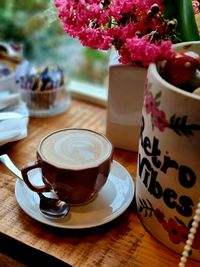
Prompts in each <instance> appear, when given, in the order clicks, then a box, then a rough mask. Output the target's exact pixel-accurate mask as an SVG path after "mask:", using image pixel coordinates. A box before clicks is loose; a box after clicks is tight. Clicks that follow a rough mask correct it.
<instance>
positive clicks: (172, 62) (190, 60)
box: [163, 51, 200, 87]
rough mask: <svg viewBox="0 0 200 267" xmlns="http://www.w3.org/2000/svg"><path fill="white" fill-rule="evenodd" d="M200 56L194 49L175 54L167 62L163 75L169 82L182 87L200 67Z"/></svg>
mask: <svg viewBox="0 0 200 267" xmlns="http://www.w3.org/2000/svg"><path fill="white" fill-rule="evenodd" d="M199 64H200V57H199V55H198V54H197V53H195V52H193V51H182V52H178V53H176V54H174V56H172V57H171V58H170V59H169V60H168V61H167V63H166V65H165V67H164V70H163V76H164V78H165V79H166V81H168V82H169V83H171V84H173V85H174V86H177V87H181V86H184V85H185V84H187V83H188V82H189V81H190V80H191V79H192V77H193V76H194V74H195V72H196V69H197V68H198V67H199Z"/></svg>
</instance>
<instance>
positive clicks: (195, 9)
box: [192, 0, 199, 14]
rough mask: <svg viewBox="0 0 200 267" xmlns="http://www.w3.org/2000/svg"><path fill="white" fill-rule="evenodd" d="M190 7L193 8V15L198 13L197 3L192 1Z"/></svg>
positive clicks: (196, 0)
mask: <svg viewBox="0 0 200 267" xmlns="http://www.w3.org/2000/svg"><path fill="white" fill-rule="evenodd" d="M192 6H193V10H194V13H195V14H197V13H199V1H198V0H192Z"/></svg>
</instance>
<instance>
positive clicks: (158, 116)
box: [152, 108, 169, 132]
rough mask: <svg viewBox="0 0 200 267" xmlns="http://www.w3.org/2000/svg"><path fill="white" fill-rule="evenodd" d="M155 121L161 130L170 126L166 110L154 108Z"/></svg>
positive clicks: (155, 124)
mask: <svg viewBox="0 0 200 267" xmlns="http://www.w3.org/2000/svg"><path fill="white" fill-rule="evenodd" d="M152 115H153V123H154V126H155V127H156V128H158V129H159V130H160V131H161V132H163V131H164V130H165V128H166V127H168V125H169V123H168V121H167V119H166V114H165V112H164V111H162V110H159V109H156V108H155V109H153V113H152Z"/></svg>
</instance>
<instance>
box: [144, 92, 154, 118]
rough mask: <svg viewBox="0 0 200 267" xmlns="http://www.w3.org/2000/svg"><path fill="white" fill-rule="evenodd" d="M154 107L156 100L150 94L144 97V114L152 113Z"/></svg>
mask: <svg viewBox="0 0 200 267" xmlns="http://www.w3.org/2000/svg"><path fill="white" fill-rule="evenodd" d="M155 107H156V100H155V98H154V96H153V94H152V93H151V92H150V93H149V94H148V95H147V96H146V97H145V108H146V113H147V114H148V113H153V112H154V109H155Z"/></svg>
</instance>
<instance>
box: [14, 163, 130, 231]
mask: <svg viewBox="0 0 200 267" xmlns="http://www.w3.org/2000/svg"><path fill="white" fill-rule="evenodd" d="M117 167H118V168H121V170H123V172H124V173H125V174H126V181H127V180H129V186H130V187H129V193H127V194H128V196H126V198H124V200H123V204H121V206H120V208H118V209H116V210H115V211H113V212H111V213H110V214H109V215H107V216H105V217H103V216H102V218H101V220H100V221H99V222H98V221H94V222H93V223H86V224H80V225H79V224H74V225H69V224H67V220H66V224H63V223H64V222H65V219H66V218H61V219H49V218H46V217H45V216H43V215H42V213H41V212H40V210H39V205H37V206H35V209H30V207H29V206H26V205H24V203H23V202H22V201H23V200H22V198H23V199H24V197H26V196H25V194H27V193H28V194H32V195H33V194H36V193H34V192H32V191H31V190H30V189H29V188H28V187H27V186H26V185H25V184H24V182H23V181H21V180H20V179H17V181H16V183H15V198H16V201H17V203H18V205H19V206H20V207H21V209H22V210H23V211H24V212H25V213H26V214H27V215H28V216H29V217H31V218H33V219H34V220H36V221H38V222H41V223H44V224H46V225H49V226H53V227H57V228H63V229H87V228H92V227H97V226H100V225H104V224H106V223H108V222H110V221H113V220H114V219H116V218H117V217H119V216H120V215H121V214H122V213H123V212H124V211H125V210H126V209H127V208H128V207H129V205H130V204H131V202H132V200H133V198H134V195H135V185H134V181H133V178H132V176H131V174H130V173H129V172H128V170H127V169H126V168H125V167H124V166H123V165H121V164H120V163H119V162H117V161H115V160H113V166H112V168H117ZM112 168H111V172H112ZM113 177H115V176H114V175H113ZM113 179H116V177H115V178H113ZM106 186H109V184H107V183H106V184H105V185H104V187H106ZM114 187H115V188H116V190H117V189H118V191H117V192H116V196H117V194H119V188H118V187H117V186H116V185H115V186H114ZM114 187H113V188H114ZM24 188H25V189H24ZM22 191H24V192H23V196H22V195H20V193H21V192H22ZM116 196H115V198H116ZM97 198H98V195H97V197H96V198H95V199H97ZM94 201H95V200H94ZM29 202H30V201H29ZM108 204H111V202H110V203H108ZM86 205H87V204H86ZM84 206H85V205H84ZM71 212H73V207H72V208H71Z"/></svg>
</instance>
